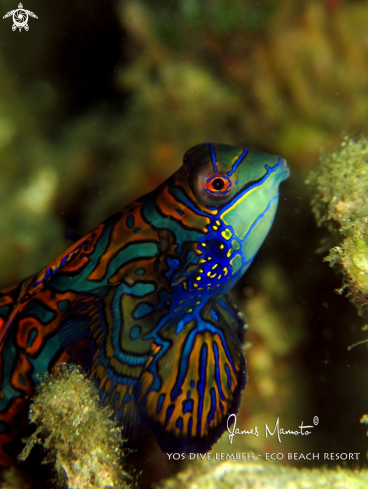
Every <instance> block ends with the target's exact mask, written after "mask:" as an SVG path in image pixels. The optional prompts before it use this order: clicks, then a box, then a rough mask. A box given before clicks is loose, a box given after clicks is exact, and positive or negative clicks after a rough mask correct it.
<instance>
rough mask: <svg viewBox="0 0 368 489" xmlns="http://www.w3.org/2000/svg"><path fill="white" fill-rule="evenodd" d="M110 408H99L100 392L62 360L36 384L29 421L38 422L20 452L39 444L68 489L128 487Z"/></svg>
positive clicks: (23, 455)
mask: <svg viewBox="0 0 368 489" xmlns="http://www.w3.org/2000/svg"><path fill="white" fill-rule="evenodd" d="M111 414H112V411H111V409H110V408H108V407H103V408H100V407H99V398H98V394H97V391H96V389H95V387H94V386H93V384H92V383H91V381H89V380H87V379H86V378H85V376H84V374H83V373H82V372H80V370H79V369H78V367H75V366H68V365H60V369H59V371H58V373H57V374H56V375H55V376H54V377H51V376H46V378H45V379H44V380H43V381H42V382H41V384H40V385H39V387H38V389H37V394H36V396H35V397H34V399H33V403H32V405H31V409H30V420H31V421H32V422H33V423H35V424H36V425H37V429H36V431H35V432H34V434H33V435H31V436H30V437H29V438H28V439H26V440H25V441H26V446H25V448H24V449H23V452H22V453H21V455H20V457H19V458H20V459H21V460H25V459H26V458H27V457H28V454H29V452H30V451H31V449H32V447H33V446H34V445H35V444H36V443H40V444H41V445H43V446H44V447H45V448H46V450H47V452H48V455H47V460H46V461H50V462H52V463H53V464H54V465H55V469H56V471H57V474H58V477H59V481H60V482H61V483H66V484H67V487H68V488H70V489H77V488H78V489H83V488H101V489H102V488H108V487H116V488H124V487H127V485H126V482H124V481H126V480H127V479H128V477H127V475H126V474H125V473H124V472H123V470H122V469H121V458H122V450H121V445H122V440H121V435H120V430H119V428H117V427H116V426H115V423H114V421H112V420H111V419H110V416H111Z"/></svg>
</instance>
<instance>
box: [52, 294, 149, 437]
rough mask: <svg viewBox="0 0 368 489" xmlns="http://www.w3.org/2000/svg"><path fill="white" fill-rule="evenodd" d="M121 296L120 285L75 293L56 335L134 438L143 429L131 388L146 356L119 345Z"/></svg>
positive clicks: (104, 401) (102, 399)
mask: <svg viewBox="0 0 368 489" xmlns="http://www.w3.org/2000/svg"><path fill="white" fill-rule="evenodd" d="M121 300H122V293H121V290H119V287H102V288H99V289H95V290H92V291H90V292H87V293H80V294H78V295H77V296H76V298H75V299H74V301H73V302H72V303H71V305H70V307H69V308H68V309H67V311H66V312H65V313H64V314H63V316H62V318H61V321H60V325H59V338H60V342H61V345H62V347H63V348H64V349H65V350H66V351H67V353H68V354H69V355H70V357H71V360H72V361H74V362H75V363H77V364H78V365H81V366H82V367H83V369H84V370H85V371H86V373H87V375H88V377H89V378H91V379H92V380H94V382H95V385H96V387H97V388H98V390H99V393H100V398H101V403H102V404H108V405H109V406H110V407H112V409H113V410H114V412H115V416H116V419H117V421H118V422H119V424H121V425H123V428H124V434H125V435H127V436H129V437H130V438H131V439H134V438H137V437H139V436H140V435H141V433H142V431H143V427H142V423H141V419H140V416H139V414H138V409H137V404H136V400H135V397H134V389H135V385H136V384H137V382H138V380H139V377H140V375H141V373H142V371H143V368H144V365H145V363H146V361H147V358H148V357H147V355H144V354H141V355H134V354H131V353H129V352H128V351H126V350H125V349H123V347H122V345H121V341H120V337H121V331H122V328H124V317H123V315H122V313H121V310H120V309H121V308H120V304H121ZM126 348H129V345H126Z"/></svg>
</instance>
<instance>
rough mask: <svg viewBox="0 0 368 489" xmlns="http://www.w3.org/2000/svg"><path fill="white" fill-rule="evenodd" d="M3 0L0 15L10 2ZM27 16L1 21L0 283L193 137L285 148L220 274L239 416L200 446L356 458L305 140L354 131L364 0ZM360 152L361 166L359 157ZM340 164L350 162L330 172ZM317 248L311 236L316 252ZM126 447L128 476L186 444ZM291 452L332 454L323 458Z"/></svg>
mask: <svg viewBox="0 0 368 489" xmlns="http://www.w3.org/2000/svg"><path fill="white" fill-rule="evenodd" d="M16 3H17V2H16V1H13V0H2V1H1V3H0V5H1V12H2V14H1V17H3V16H4V15H5V14H6V12H8V11H9V10H12V9H14V8H16ZM24 7H25V8H28V9H30V10H31V11H33V12H34V13H35V14H36V15H37V16H38V19H33V18H30V20H29V31H28V32H26V31H24V30H22V31H21V32H19V31H18V30H16V31H12V29H11V25H12V21H11V19H1V22H0V170H1V174H0V205H1V213H0V288H3V287H7V286H10V285H13V284H15V283H16V282H18V281H20V280H21V279H23V278H24V277H26V276H28V275H30V274H32V273H35V272H37V271H38V270H39V269H41V268H42V267H43V266H44V265H46V264H47V263H48V262H49V261H51V260H52V259H53V258H55V257H56V256H57V255H58V254H60V253H61V252H62V251H63V250H64V249H66V248H67V247H68V246H70V245H71V244H72V243H73V241H75V240H77V239H79V237H81V236H83V235H84V234H85V233H87V232H88V231H90V230H91V229H92V228H94V227H95V226H96V225H97V224H99V223H100V222H101V221H102V220H103V219H105V218H107V217H108V216H109V215H111V214H113V213H114V212H116V211H117V210H119V209H121V208H122V207H123V206H125V205H126V204H128V203H129V202H131V201H132V200H134V199H135V198H137V197H139V196H140V195H142V194H144V193H146V192H148V191H150V190H153V189H154V188H155V187H156V186H157V185H159V184H160V183H161V182H162V181H163V180H165V179H166V178H167V177H168V176H169V175H171V174H172V173H173V172H174V171H176V170H177V169H178V168H179V166H180V165H181V162H182V157H183V154H184V153H185V151H186V150H187V149H188V148H189V147H191V146H193V145H195V144H197V143H199V142H202V141H214V142H218V143H226V144H233V145H237V146H247V147H250V148H254V149H258V150H261V151H266V152H269V153H273V154H279V155H281V156H282V157H284V158H286V159H287V160H288V164H289V166H290V169H291V176H290V178H289V179H288V180H287V181H286V182H285V183H283V184H282V186H281V189H280V203H279V209H278V212H277V215H276V219H275V223H274V226H273V227H272V229H271V232H270V234H269V236H268V238H267V239H266V241H265V243H264V245H263V246H262V248H261V250H260V252H259V254H258V255H257V257H256V259H255V261H254V264H253V265H252V267H251V268H250V270H249V271H248V272H247V274H246V275H245V276H244V277H243V279H242V280H241V281H240V283H238V284H237V286H236V288H235V290H233V296H234V298H235V300H236V303H237V304H238V305H239V306H241V308H242V311H243V312H244V313H245V315H246V317H247V319H248V322H249V329H248V332H247V341H248V342H249V349H247V361H248V375H249V380H248V384H247V387H246V389H245V391H244V394H243V401H242V405H241V408H240V411H239V415H238V420H237V426H238V427H239V429H251V428H253V427H254V426H258V427H259V428H260V427H262V432H263V426H264V424H265V423H267V424H268V425H269V426H270V427H271V426H275V422H276V419H277V418H278V417H279V418H280V424H281V425H282V426H283V427H284V428H285V429H296V428H297V427H298V426H299V424H300V423H301V421H303V422H304V424H305V425H310V424H312V420H313V418H314V417H315V416H318V418H319V424H318V426H316V427H315V428H314V429H313V433H312V434H311V435H310V436H303V437H301V436H287V437H284V438H283V441H282V444H280V443H278V441H277V439H276V438H275V437H272V438H267V439H266V438H265V437H264V436H262V435H261V436H259V437H246V436H243V437H237V438H236V439H234V443H233V445H232V447H231V450H230V448H229V442H228V438H227V436H226V433H225V435H224V436H223V438H222V439H221V440H220V442H219V443H218V444H217V445H215V446H214V447H213V452H218V453H220V452H230V451H233V452H235V451H236V452H249V451H250V450H254V451H255V453H262V454H263V453H265V452H276V453H285V454H286V453H289V452H298V453H309V452H312V453H320V454H322V455H323V453H324V452H328V453H347V452H348V453H350V452H354V453H360V456H359V459H358V461H357V460H355V461H351V462H350V463H346V464H345V465H347V466H349V467H350V468H354V467H357V466H359V467H362V466H364V465H365V463H366V451H367V437H366V427H364V426H363V425H361V424H360V422H359V421H360V418H361V417H362V416H363V415H364V414H365V413H367V411H368V394H367V389H366V386H367V381H368V379H367V376H368V369H367V364H368V358H367V357H368V352H367V347H366V345H365V344H362V345H359V346H356V347H355V348H352V349H351V350H348V347H349V345H352V344H354V343H356V342H359V341H361V340H363V339H365V338H366V337H367V333H366V332H364V331H362V327H363V326H364V325H365V323H366V322H367V319H366V317H364V316H359V315H358V313H357V310H356V308H355V307H354V306H353V305H351V304H350V303H349V300H348V299H347V298H345V297H343V296H342V295H338V294H337V293H336V292H335V289H338V288H340V287H341V285H342V275H341V274H340V273H339V270H338V268H337V267H334V268H330V267H329V266H328V263H326V262H323V258H324V257H325V256H326V255H327V254H328V250H329V249H330V248H331V247H332V246H335V245H337V244H338V243H339V240H340V239H341V238H340V235H339V233H338V231H335V232H334V233H332V234H331V233H329V232H328V230H326V229H324V228H319V227H318V226H317V223H316V219H315V217H314V214H313V212H312V209H311V205H310V201H311V200H312V198H313V196H314V194H315V192H316V190H315V188H314V187H313V186H307V185H306V184H305V181H306V180H307V179H308V178H309V174H310V171H311V170H316V169H317V168H318V166H319V155H320V152H321V150H323V151H324V152H325V153H326V152H327V153H329V152H332V151H334V150H336V148H339V147H340V145H341V142H342V141H343V138H344V136H345V135H346V134H347V135H348V136H352V137H355V136H358V135H359V134H361V133H367V132H368V127H367V126H368V30H367V24H368V1H366V0H349V1H347V0H346V1H343V0H324V1H322V0H321V1H313V0H301V1H299V2H293V1H291V0H280V1H278V2H276V1H273V0H264V1H262V2H260V1H249V0H233V1H232V2H228V1H227V2H226V1H225V0H211V1H208V0H202V1H199V0H156V1H155V2H153V1H151V2H150V1H148V0H145V1H144V0H141V1H136V0H132V1H120V2H119V1H114V2H113V1H105V2H102V1H100V0H96V1H94V2H93V3H91V2H87V1H84V0H82V1H78V2H75V3H73V4H70V5H68V6H66V4H63V3H60V2H59V3H57V2H49V3H45V2H41V1H40V0H38V1H36V0H29V2H28V1H27V3H24ZM364 171H365V170H364V168H363V169H362V172H364ZM343 177H344V178H348V177H349V175H348V174H346V175H343ZM317 250H319V252H318V253H317ZM134 448H135V452H134V453H132V454H131V455H129V457H128V460H127V464H128V468H129V467H134V468H135V470H136V471H137V472H140V471H141V472H142V475H141V477H140V483H139V485H140V487H145V488H146V487H147V488H148V487H150V486H151V485H152V483H154V482H158V481H159V480H161V479H165V478H167V477H169V476H172V475H173V474H175V473H176V472H177V471H179V470H181V469H183V468H185V467H186V465H187V464H188V463H190V462H188V461H187V460H186V461H182V462H180V461H177V462H175V461H169V460H168V457H167V455H165V454H163V453H161V451H160V449H159V447H158V446H157V444H156V442H155V440H154V438H153V437H147V438H145V439H144V440H142V442H140V443H138V444H136V445H135V447H134ZM322 455H321V457H320V460H314V461H305V460H304V461H303V460H301V461H292V464H293V465H296V466H300V467H308V468H312V467H316V466H320V465H324V464H327V465H331V466H334V465H336V464H337V462H334V461H326V460H323V457H322Z"/></svg>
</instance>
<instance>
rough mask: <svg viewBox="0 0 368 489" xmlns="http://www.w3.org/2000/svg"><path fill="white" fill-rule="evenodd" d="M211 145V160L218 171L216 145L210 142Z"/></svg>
mask: <svg viewBox="0 0 368 489" xmlns="http://www.w3.org/2000/svg"><path fill="white" fill-rule="evenodd" d="M209 146H210V151H211V160H212V165H213V169H214V170H215V171H217V166H216V152H215V147H214V146H213V144H212V143H210V145H209Z"/></svg>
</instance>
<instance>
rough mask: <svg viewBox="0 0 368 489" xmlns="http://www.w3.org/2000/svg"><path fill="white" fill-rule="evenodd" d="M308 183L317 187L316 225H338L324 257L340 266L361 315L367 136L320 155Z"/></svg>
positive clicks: (366, 302)
mask: <svg viewBox="0 0 368 489" xmlns="http://www.w3.org/2000/svg"><path fill="white" fill-rule="evenodd" d="M307 183H311V184H313V185H315V186H316V187H317V195H316V196H315V197H314V199H313V201H312V206H313V211H314V213H315V215H316V218H317V221H318V224H319V225H322V224H327V226H328V227H329V229H330V230H334V228H336V227H338V228H339V230H340V233H341V235H342V236H343V238H344V239H343V241H342V242H341V243H340V244H338V245H337V246H334V247H333V248H332V249H331V250H330V254H329V255H328V256H327V257H326V258H325V260H326V261H328V262H330V265H331V266H334V265H336V264H338V265H341V266H342V268H343V271H344V285H343V287H342V288H341V289H340V290H339V292H342V291H344V290H345V289H347V296H348V297H349V298H350V299H351V301H352V302H353V303H354V304H355V305H356V306H357V308H358V311H359V313H360V314H365V313H367V312H368V139H367V138H366V137H364V136H362V137H360V138H359V139H357V140H354V139H349V138H348V137H345V139H344V141H343V143H342V145H341V148H340V150H339V151H336V152H334V153H332V154H330V155H323V156H321V164H320V168H319V169H318V170H317V171H316V172H313V173H312V174H311V176H310V177H309V180H308V181H307Z"/></svg>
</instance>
